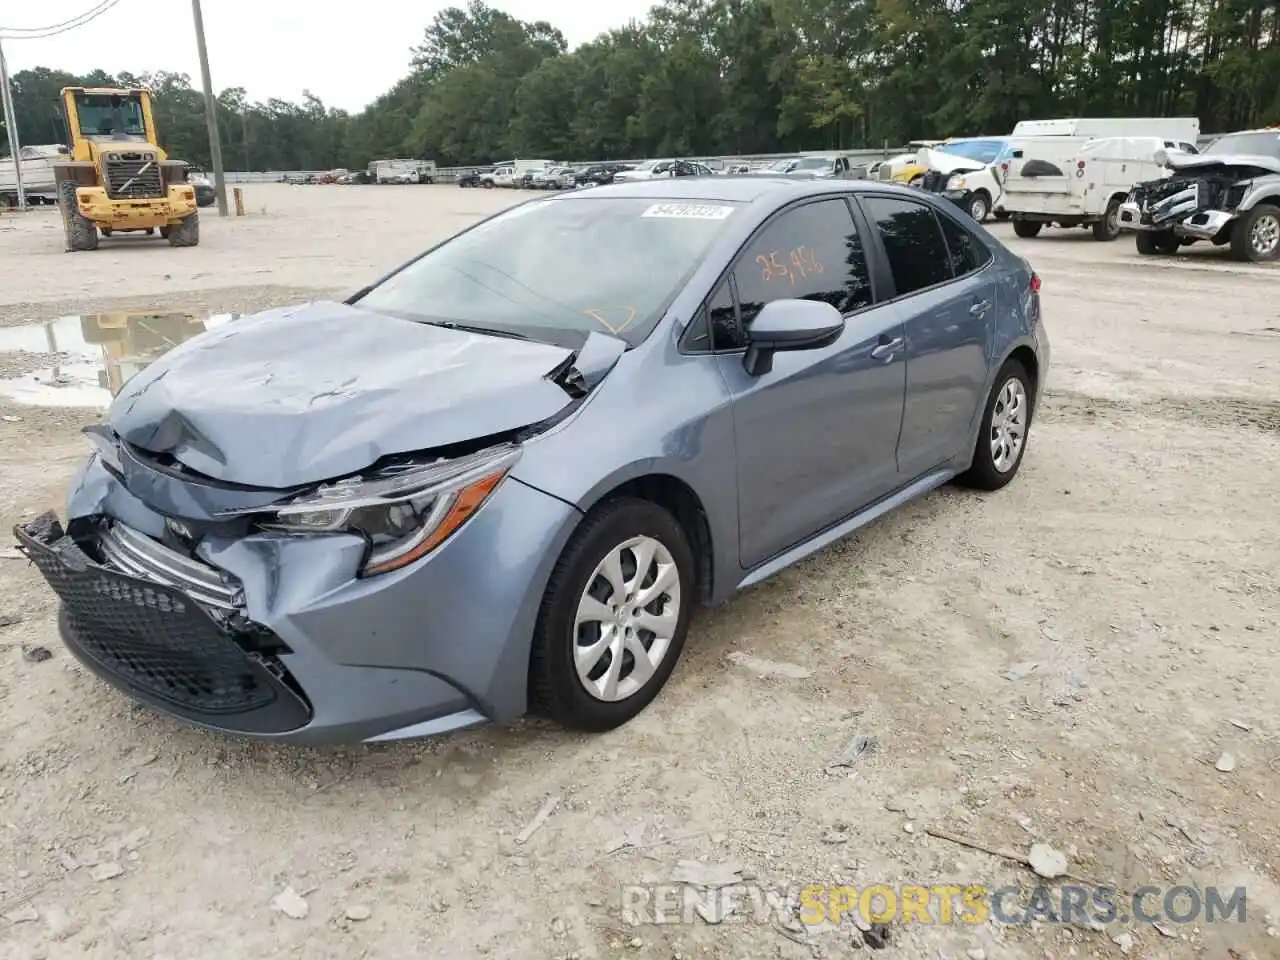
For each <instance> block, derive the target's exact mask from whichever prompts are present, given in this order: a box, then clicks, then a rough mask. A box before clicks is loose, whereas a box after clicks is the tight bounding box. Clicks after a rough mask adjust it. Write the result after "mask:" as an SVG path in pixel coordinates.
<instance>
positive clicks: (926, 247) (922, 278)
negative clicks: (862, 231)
mask: <svg viewBox="0 0 1280 960" xmlns="http://www.w3.org/2000/svg"><path fill="white" fill-rule="evenodd" d="M863 205H864V206H865V208H866V211H867V216H868V218H869V219H870V220H871V222H872V223H874V224H875V226H876V229H877V230H878V231H879V232H880V237H881V239H882V240H883V241H884V251H885V255H886V256H887V257H888V260H889V268H890V270H892V272H893V282H894V286H895V287H896V288H897V292H898V296H904V295H906V294H909V293H915V292H916V291H917V290H923V289H925V288H926V287H932V286H933V285H934V284H938V283H944V282H945V281H947V280H950V279H951V261H950V258H949V255H948V251H947V245H946V243H945V242H944V241H943V239H942V230H941V229H940V228H939V227H938V220H937V218H936V217H935V216H934V215H933V211H932V210H930V209H929V208H928V207H927V206H925V205H924V204H921V203H915V202H914V201H911V200H899V199H897V198H891V197H868V198H867V199H866V200H864V201H863Z"/></svg>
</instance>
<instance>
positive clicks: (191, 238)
mask: <svg viewBox="0 0 1280 960" xmlns="http://www.w3.org/2000/svg"><path fill="white" fill-rule="evenodd" d="M163 230H168V231H169V232H168V233H167V234H165V237H166V239H168V241H169V246H171V247H195V246H198V245H199V243H200V215H199V214H196V213H189V214H187V215H186V216H185V217H183V218H182V219H181V220H179V221H178V222H177V224H175V225H174V226H171V227H164V228H162V232H163Z"/></svg>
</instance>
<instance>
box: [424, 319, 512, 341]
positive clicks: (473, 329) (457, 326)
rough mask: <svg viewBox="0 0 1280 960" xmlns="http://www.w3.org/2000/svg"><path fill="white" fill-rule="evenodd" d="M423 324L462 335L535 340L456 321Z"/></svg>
mask: <svg viewBox="0 0 1280 960" xmlns="http://www.w3.org/2000/svg"><path fill="white" fill-rule="evenodd" d="M423 323H426V324H428V325H429V326H432V327H444V328H445V329H446V330H458V331H461V332H462V333H478V334H481V335H483V336H486V337H506V338H507V339H508V340H532V339H533V338H532V337H530V336H528V335H527V334H523V333H516V332H515V331H514V330H506V329H503V328H502V327H484V326H481V325H479V324H474V323H458V322H457V321H456V320H424V321H423Z"/></svg>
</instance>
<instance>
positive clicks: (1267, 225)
mask: <svg viewBox="0 0 1280 960" xmlns="http://www.w3.org/2000/svg"><path fill="white" fill-rule="evenodd" d="M1249 239H1250V241H1251V242H1252V244H1253V249H1254V251H1255V252H1256V253H1257V254H1258V255H1259V256H1263V257H1266V256H1270V255H1271V254H1273V253H1275V251H1276V249H1277V248H1278V247H1280V217H1277V216H1275V215H1274V214H1267V215H1266V216H1264V217H1259V218H1258V220H1257V222H1256V223H1254V225H1253V230H1252V231H1251V232H1250V236H1249Z"/></svg>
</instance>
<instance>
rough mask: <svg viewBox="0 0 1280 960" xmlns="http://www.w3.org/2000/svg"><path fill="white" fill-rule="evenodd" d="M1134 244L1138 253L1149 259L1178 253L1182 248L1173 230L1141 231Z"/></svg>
mask: <svg viewBox="0 0 1280 960" xmlns="http://www.w3.org/2000/svg"><path fill="white" fill-rule="evenodd" d="M1134 242H1135V244H1136V245H1137V248H1138V253H1140V254H1142V255H1143V256H1147V257H1151V256H1157V255H1159V254H1168V253H1177V252H1178V247H1180V246H1182V243H1181V241H1180V240H1179V239H1178V238H1177V236H1176V235H1175V234H1174V232H1173V231H1172V230H1139V231H1138V235H1137V239H1136V240H1135V241H1134Z"/></svg>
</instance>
